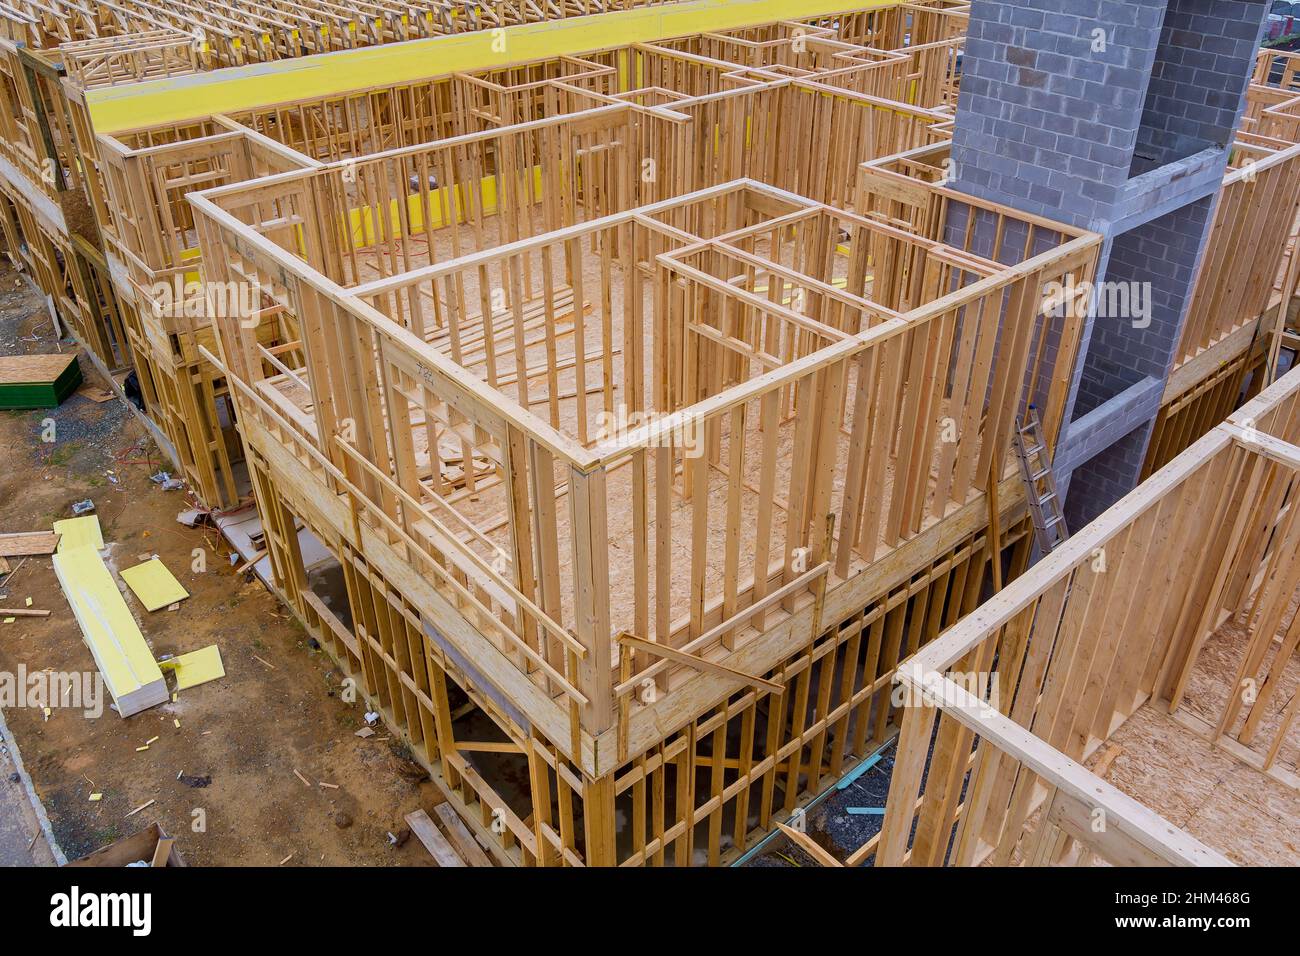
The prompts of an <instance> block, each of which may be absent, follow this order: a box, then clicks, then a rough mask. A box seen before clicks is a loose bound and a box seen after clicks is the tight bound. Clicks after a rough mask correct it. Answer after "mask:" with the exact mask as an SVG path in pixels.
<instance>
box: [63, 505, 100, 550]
mask: <svg viewBox="0 0 1300 956" xmlns="http://www.w3.org/2000/svg"><path fill="white" fill-rule="evenodd" d="M54 530H55V532H56V533H57V534H60V535H62V537H60V538H59V549H58V553H59V554H62V553H63V552H65V551H72V550H75V549H76V548H86V547H89V548H93V549H94V550H95V551H102V550H103V548H104V534H103V532H102V531H100V530H99V518H97V517H96V516H95V515H85V516H83V517H80V518H64V519H63V520H62V521H56V522H54Z"/></svg>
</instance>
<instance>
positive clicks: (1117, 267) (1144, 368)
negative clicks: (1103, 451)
mask: <svg viewBox="0 0 1300 956" xmlns="http://www.w3.org/2000/svg"><path fill="white" fill-rule="evenodd" d="M1212 205H1213V199H1212V197H1208V196H1207V197H1205V198H1203V199H1200V200H1198V201H1196V202H1194V203H1190V204H1189V205H1186V206H1182V207H1180V208H1178V209H1175V210H1174V211H1173V212H1170V213H1167V214H1166V215H1164V216H1161V217H1160V218H1159V219H1156V220H1153V221H1152V222H1148V223H1144V224H1142V225H1140V226H1137V227H1135V228H1133V229H1130V230H1129V231H1128V232H1124V233H1121V234H1120V235H1118V236H1116V237H1115V238H1114V241H1113V242H1112V244H1111V251H1110V261H1109V262H1108V264H1107V267H1106V283H1107V285H1106V287H1105V288H1103V289H1102V290H1101V291H1100V293H1099V297H1100V298H1102V299H1103V301H1102V302H1101V303H1100V304H1098V305H1097V306H1096V308H1095V309H1094V312H1095V315H1094V318H1093V328H1092V336H1091V338H1090V340H1089V343H1088V350H1087V353H1086V355H1085V358H1084V368H1083V378H1082V380H1081V382H1080V386H1079V388H1080V394H1079V398H1078V399H1076V401H1075V408H1074V414H1073V417H1074V418H1078V417H1080V416H1081V415H1083V414H1086V413H1087V412H1089V411H1091V410H1092V409H1093V408H1095V407H1096V406H1097V405H1099V404H1101V403H1102V402H1104V401H1106V400H1107V399H1109V398H1111V397H1113V396H1115V395H1118V394H1119V393H1120V392H1121V391H1123V390H1124V389H1126V388H1128V387H1129V386H1131V385H1133V384H1134V383H1135V382H1136V381H1138V380H1140V379H1141V378H1143V377H1151V378H1156V379H1160V380H1161V381H1164V379H1165V377H1166V375H1167V374H1168V372H1169V369H1170V366H1171V365H1172V363H1173V357H1174V351H1175V348H1176V346H1177V345H1178V336H1179V334H1180V332H1181V329H1182V324H1183V318H1184V316H1185V314H1186V311H1187V308H1188V306H1189V305H1190V301H1189V300H1190V296H1191V293H1192V284H1193V280H1194V278H1195V275H1196V268H1197V265H1198V263H1199V261H1200V255H1201V248H1202V245H1203V243H1204V240H1205V236H1206V233H1207V232H1208V229H1209V224H1210V209H1211V207H1212ZM1125 290H1131V294H1130V296H1129V309H1128V312H1129V314H1127V315H1126V314H1118V315H1116V314H1110V313H1112V312H1116V311H1121V310H1122V306H1123V305H1124V297H1123V295H1121V294H1120V293H1123V292H1124V291H1125ZM1134 296H1137V297H1139V298H1140V301H1141V303H1142V304H1141V308H1134V307H1133V306H1134ZM1115 306H1120V307H1121V309H1116V308H1114V307H1115ZM1138 313H1140V315H1139V314H1138ZM1085 399H1086V400H1085Z"/></svg>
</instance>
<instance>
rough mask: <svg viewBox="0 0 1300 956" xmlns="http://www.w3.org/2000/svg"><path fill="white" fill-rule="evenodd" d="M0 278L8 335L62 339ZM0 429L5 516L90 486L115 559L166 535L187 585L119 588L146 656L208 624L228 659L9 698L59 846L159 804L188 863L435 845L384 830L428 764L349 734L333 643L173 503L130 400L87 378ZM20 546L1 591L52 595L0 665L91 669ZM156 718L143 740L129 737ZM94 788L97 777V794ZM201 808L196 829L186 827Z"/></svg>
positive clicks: (10, 279)
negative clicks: (118, 700) (398, 840)
mask: <svg viewBox="0 0 1300 956" xmlns="http://www.w3.org/2000/svg"><path fill="white" fill-rule="evenodd" d="M0 289H3V290H4V291H3V293H0V352H5V353H10V352H12V353H27V352H52V351H55V348H56V345H55V342H54V340H53V338H52V337H51V335H50V324H49V319H48V317H47V315H46V312H45V307H44V303H43V301H42V299H41V297H40V296H30V295H27V294H26V292H29V291H30V288H29V286H28V284H27V283H26V281H25V280H23V279H21V278H20V277H19V276H17V275H16V274H15V273H13V272H12V271H11V270H10V269H8V267H7V265H5V266H4V267H0ZM68 348H69V346H68V345H66V344H65V345H64V350H65V351H66V350H67V349H68ZM81 362H82V368H83V371H84V373H85V375H86V379H87V386H91V385H96V384H98V385H102V384H103V383H102V381H100V380H99V379H98V377H97V376H96V375H95V374H94V373H93V371H92V367H91V365H90V363H89V361H88V360H87V359H86V358H85V357H84V354H83V357H82V359H81ZM46 417H49V418H53V419H54V421H55V423H56V429H57V432H56V436H57V439H58V440H57V441H56V442H55V443H53V444H52V445H46V444H43V443H41V442H40V440H39V433H40V429H41V427H42V425H41V423H42V420H43V419H44V418H46ZM0 447H3V448H6V449H10V450H11V453H10V454H8V455H7V456H6V459H5V464H4V467H3V468H0V532H11V531H23V530H31V529H39V528H48V527H50V524H51V522H53V521H54V520H55V519H58V518H63V517H67V516H68V514H69V511H68V508H69V505H70V504H71V503H72V502H74V501H80V500H82V499H84V498H91V499H93V500H94V502H95V504H96V509H97V512H98V515H99V520H100V523H101V525H102V526H103V531H104V538H105V540H106V541H107V542H108V543H109V546H110V551H109V558H108V563H109V565H110V567H111V568H113V569H115V570H120V569H121V568H124V567H129V566H130V565H133V564H135V563H136V562H137V559H138V556H139V555H141V554H150V553H157V554H158V555H159V556H160V557H161V558H162V560H163V562H164V563H165V564H166V565H167V566H168V567H169V568H170V569H171V570H172V571H173V572H174V573H175V574H176V576H177V577H178V579H179V580H180V581H181V583H182V584H183V585H184V586H185V587H186V588H187V589H188V590H189V591H190V593H191V595H192V596H191V597H190V598H189V599H188V600H186V601H183V602H182V603H181V604H180V606H179V608H178V609H177V610H175V611H167V610H162V611H158V612H155V613H153V614H150V613H148V612H146V611H144V610H143V608H142V607H141V606H140V605H139V603H138V602H137V601H136V600H135V598H134V597H133V596H132V595H130V594H129V592H128V593H127V595H126V600H127V602H128V606H129V607H130V608H131V610H132V613H133V614H134V615H135V617H136V619H137V621H139V623H140V626H141V630H142V631H143V633H144V635H145V638H146V640H147V641H148V642H149V644H150V646H151V648H152V650H153V652H154V654H155V656H160V655H162V654H166V653H172V654H178V653H184V652H187V651H192V650H197V649H199V648H202V647H205V646H207V645H209V644H216V645H218V647H220V649H221V655H222V658H223V661H224V664H225V669H226V677H225V678H223V679H221V680H219V681H216V682H213V683H211V684H206V685H203V686H200V687H195V688H191V689H189V690H186V691H182V692H181V693H180V695H179V698H178V700H177V701H176V702H175V703H171V702H168V703H166V704H163V705H160V706H158V707H155V708H152V709H150V710H147V711H144V712H143V713H140V714H137V715H135V716H133V717H130V718H128V719H126V720H123V719H121V718H119V717H118V716H117V715H116V714H115V713H114V712H112V711H111V710H107V709H105V711H104V714H103V716H101V717H99V718H87V717H85V716H83V714H82V712H81V711H80V710H75V711H74V710H71V709H68V708H62V707H55V708H52V709H51V713H50V716H49V717H48V719H46V717H45V715H44V713H43V712H42V710H41V709H40V708H38V707H37V708H33V707H7V708H6V710H5V719H6V721H7V723H8V725H9V728H10V731H11V733H12V736H13V740H14V741H15V742H16V743H17V745H18V748H19V750H20V751H21V754H22V757H23V761H24V763H25V766H26V769H27V771H28V772H29V773H30V774H31V777H32V780H33V786H34V789H35V792H36V794H37V796H38V797H39V798H40V800H41V801H42V803H43V804H44V806H45V809H46V811H47V813H48V815H49V818H50V822H51V825H52V828H53V831H54V834H55V837H56V838H57V840H58V843H59V844H60V846H61V847H62V849H63V850H64V852H65V853H66V854H67V856H68V857H69V858H76V857H79V856H82V855H84V854H85V853H87V852H89V851H91V850H94V849H97V848H98V847H100V846H103V845H105V844H107V843H109V842H111V841H112V840H115V839H118V838H120V837H123V836H127V835H130V834H132V833H135V832H136V831H138V830H140V829H143V828H144V827H146V826H148V825H149V824H151V823H154V822H158V823H160V824H161V825H162V827H163V829H164V830H166V831H167V832H168V833H169V834H171V835H174V836H176V837H177V838H178V840H179V847H180V850H181V852H182V854H183V856H184V857H185V858H186V860H187V861H188V862H190V863H197V864H216V865H271V866H274V865H276V864H277V863H279V862H280V861H281V860H284V859H285V858H286V857H289V859H288V861H287V862H286V863H285V865H286V866H294V865H302V864H322V863H325V864H333V865H367V866H373V865H385V864H387V865H428V864H430V863H431V860H430V858H429V856H428V854H427V853H426V852H425V850H424V849H423V847H422V846H420V844H419V842H418V841H417V840H408V841H406V842H405V843H404V845H403V846H402V847H400V848H394V847H393V846H391V845H390V843H389V840H388V836H387V834H388V833H389V832H392V833H395V834H396V833H400V832H401V830H402V826H403V816H404V815H405V814H406V813H408V812H410V811H411V810H414V809H415V808H416V807H421V806H422V807H424V808H425V809H426V810H431V809H432V807H433V805H434V803H435V802H437V800H438V799H439V798H438V797H436V796H435V792H434V790H433V785H432V783H430V782H428V781H427V778H426V776H425V774H424V772H423V771H422V770H421V769H420V768H418V767H417V766H416V765H415V764H413V763H411V762H410V761H409V760H408V759H406V757H405V755H404V754H403V753H402V752H401V751H400V750H398V749H396V745H395V742H394V741H392V740H386V739H385V738H386V737H387V736H388V735H387V732H386V731H384V730H383V729H380V730H379V731H378V732H377V733H376V735H374V736H371V737H370V738H368V739H365V740H363V739H360V738H357V737H356V736H354V731H355V730H357V729H358V728H359V727H361V726H362V725H363V723H364V720H363V716H362V711H363V710H364V708H363V707H362V706H361V705H360V704H359V703H357V704H345V703H344V702H343V701H342V700H341V699H340V696H339V689H338V688H339V683H340V680H341V678H342V675H341V674H340V673H339V672H338V670H337V669H336V668H335V667H334V666H333V665H332V664H331V662H330V661H329V660H328V658H327V657H326V656H325V655H324V653H323V652H321V651H318V650H316V649H314V648H313V647H312V646H311V642H310V641H309V639H308V636H307V635H306V634H304V633H303V631H302V630H301V629H300V628H298V627H296V626H295V625H294V623H293V622H292V620H291V619H290V617H289V615H288V612H287V611H286V610H285V609H284V608H283V607H282V606H281V605H280V604H279V603H278V602H277V601H276V599H275V598H274V597H272V596H271V594H269V593H268V592H267V591H266V590H265V588H263V587H262V585H261V584H260V583H247V582H245V581H244V580H242V579H241V578H237V577H234V576H233V574H232V570H231V567H230V562H229V558H228V551H229V549H228V548H227V547H225V545H224V543H223V542H222V541H221V540H220V538H219V536H218V535H217V533H216V532H215V531H214V530H212V529H208V530H207V531H204V530H203V529H189V528H185V527H183V526H182V525H180V524H178V523H177V522H176V514H177V512H178V511H181V510H182V509H184V508H185V507H187V506H188V505H187V503H186V496H185V494H184V493H183V492H165V491H162V490H161V489H160V488H159V487H158V486H157V485H155V484H154V483H153V482H151V481H149V475H151V474H153V473H154V472H156V471H157V470H158V469H159V468H160V467H164V468H165V467H168V466H167V465H165V464H163V459H162V458H161V456H160V455H159V453H158V452H157V450H156V449H155V448H154V447H153V446H152V444H151V443H150V442H149V440H148V439H147V436H146V433H145V431H144V427H143V425H141V424H140V423H139V421H138V420H137V419H136V418H135V417H134V416H133V415H132V414H131V413H130V412H129V411H128V410H127V408H126V406H125V405H124V404H123V403H121V402H119V401H116V400H113V401H108V402H105V403H102V404H99V403H96V402H94V401H93V400H92V399H90V398H88V397H86V396H85V395H84V394H80V393H79V394H76V395H74V396H72V397H71V398H69V399H68V400H67V401H66V402H64V403H63V405H62V406H61V407H60V408H58V409H55V410H51V411H46V410H38V411H31V412H26V411H6V412H0ZM194 549H201V551H202V553H203V554H204V555H205V558H206V567H207V571H206V572H203V573H197V572H195V571H194V570H193V567H192V564H191V562H192V561H193V560H194V558H193V551H194ZM20 560H21V559H12V560H11V564H12V565H13V566H14V567H15V569H16V573H14V574H13V575H11V576H10V577H9V578H8V579H4V580H0V594H7V597H5V598H4V599H3V600H2V601H0V606H6V607H7V606H10V605H11V604H12V605H15V606H17V607H22V606H23V605H24V602H25V599H26V598H28V597H30V598H31V599H32V605H33V607H36V608H44V609H49V610H50V611H51V614H50V616H49V617H48V618H44V619H36V618H18V619H17V620H16V621H14V622H13V623H11V624H3V623H0V671H3V672H8V673H14V672H16V670H17V668H18V666H19V665H20V664H22V665H25V667H26V668H27V671H28V673H32V672H36V671H40V670H42V669H45V668H49V669H52V670H54V671H58V672H75V673H86V672H90V673H93V672H94V670H95V665H94V661H93V659H92V658H91V656H90V653H89V651H87V650H86V647H85V645H84V643H83V641H82V638H81V632H80V629H79V628H78V626H77V623H76V621H75V620H74V618H73V616H72V613H71V611H70V610H69V609H68V605H67V602H66V601H65V600H64V598H63V595H62V591H61V589H60V587H59V584H58V581H57V579H56V578H55V575H54V571H53V568H52V565H51V560H50V558H49V557H33V558H30V559H28V560H27V562H26V563H25V564H23V565H22V566H21V567H19V566H18V565H19V561H20ZM259 658H260V659H261V660H259ZM264 662H265V663H264ZM175 722H179V724H180V726H179V727H177V726H176V723H175ZM154 737H157V738H158V739H157V740H156V741H154V742H153V743H152V744H151V745H150V747H149V749H148V750H147V751H137V749H136V748H138V747H141V746H143V745H144V743H145V742H146V741H147V740H150V739H151V738H154ZM6 743H8V741H6ZM295 769H296V770H298V771H299V772H300V773H302V774H303V775H304V776H305V777H306V778H307V779H308V780H309V781H310V783H311V785H310V786H308V785H305V784H303V783H302V782H301V781H300V780H299V779H298V778H297V777H296V776H295V775H294V770H295ZM178 774H184V775H185V778H184V779H178ZM204 778H210V782H207V781H206V780H205V779H204ZM319 781H325V782H327V783H333V784H336V785H337V786H338V789H337V790H333V789H330V788H327V787H320V786H318V785H317V784H318V782H319ZM92 793H102V794H103V797H102V799H100V800H98V801H94V802H92V801H91V800H90V795H91V794H92ZM150 801H153V802H152V804H150V806H148V808H147V809H145V810H142V811H140V812H139V813H136V814H134V815H133V816H129V817H128V816H127V814H128V813H130V811H131V810H133V809H135V808H136V807H139V806H141V805H143V804H146V803H149V802H150ZM198 809H201V810H203V811H204V817H205V822H206V829H205V830H203V831H202V832H200V831H197V830H196V829H195V828H194V822H195V819H196V818H195V815H194V811H195V810H198ZM32 835H33V834H32V832H30V831H29V832H28V833H27V836H26V839H25V840H24V841H23V842H24V845H26V840H30V839H31V837H32ZM290 854H292V856H290Z"/></svg>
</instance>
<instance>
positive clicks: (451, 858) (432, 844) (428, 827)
mask: <svg viewBox="0 0 1300 956" xmlns="http://www.w3.org/2000/svg"><path fill="white" fill-rule="evenodd" d="M406 825H407V826H408V827H410V828H411V832H412V833H414V834H415V835H416V836H417V837H419V838H420V842H421V843H423V844H424V848H425V849H426V850H428V851H429V855H430V856H432V857H433V859H434V861H435V862H436V863H437V864H438V866H440V867H446V866H464V865H465V861H464V860H462V859H461V858H460V857H459V856H457V855H456V851H455V850H453V849H452V847H451V844H450V843H448V842H447V838H446V837H445V836H443V835H442V833H441V832H440V831H439V830H438V828H437V827H436V826H434V825H433V820H431V819H430V818H429V815H428V814H427V813H425V812H424V811H423V810H412V811H411V812H410V813H408V814H407V815H406Z"/></svg>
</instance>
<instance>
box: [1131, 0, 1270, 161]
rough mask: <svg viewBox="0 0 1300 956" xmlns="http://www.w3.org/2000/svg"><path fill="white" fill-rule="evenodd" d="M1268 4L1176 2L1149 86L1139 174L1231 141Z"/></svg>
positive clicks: (1258, 0) (1140, 140)
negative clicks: (1261, 11)
mask: <svg viewBox="0 0 1300 956" xmlns="http://www.w3.org/2000/svg"><path fill="white" fill-rule="evenodd" d="M1263 6H1264V3H1263V0H1254V2H1247V0H1169V4H1168V7H1167V8H1166V10H1165V16H1164V23H1163V25H1162V27H1161V31H1160V44H1159V46H1158V47H1157V48H1156V57H1155V62H1154V63H1153V64H1152V68H1151V80H1150V83H1149V84H1148V85H1147V95H1146V102H1145V104H1144V107H1143V111H1142V125H1141V127H1140V128H1139V130H1138V143H1137V150H1136V152H1135V154H1134V167H1133V169H1134V173H1135V174H1136V173H1138V172H1142V171H1145V170H1147V169H1151V168H1154V167H1155V166H1159V165H1162V164H1164V163H1168V162H1171V161H1173V160H1176V159H1181V158H1183V157H1185V156H1189V155H1191V154H1192V153H1194V152H1196V151H1197V150H1200V149H1204V148H1205V147H1207V146H1218V147H1223V146H1226V145H1227V144H1228V142H1229V141H1230V140H1231V138H1232V131H1233V127H1234V126H1235V125H1236V122H1237V110H1238V108H1239V106H1240V105H1241V94H1242V92H1243V90H1244V89H1245V81H1248V78H1249V76H1250V71H1251V68H1252V67H1253V65H1254V57H1255V49H1256V47H1257V46H1258V43H1259V16H1260V8H1261V7H1263Z"/></svg>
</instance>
